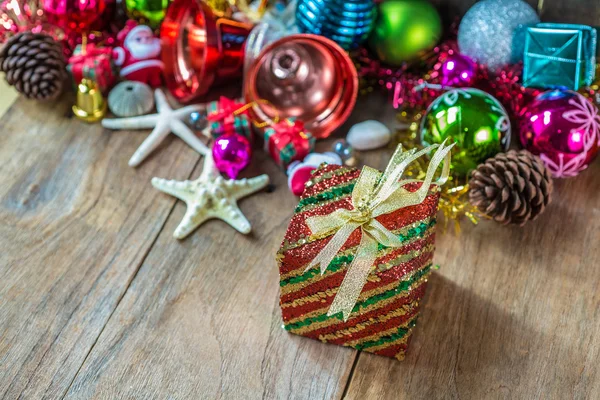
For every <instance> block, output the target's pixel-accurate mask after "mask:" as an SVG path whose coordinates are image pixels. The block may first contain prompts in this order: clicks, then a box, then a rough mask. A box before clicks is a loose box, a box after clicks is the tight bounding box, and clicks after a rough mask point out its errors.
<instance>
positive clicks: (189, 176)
mask: <svg viewBox="0 0 600 400" xmlns="http://www.w3.org/2000/svg"><path fill="white" fill-rule="evenodd" d="M0 111H1V110H0ZM1 116H2V113H1V112H0V117H1ZM201 160H202V156H201V155H200V156H199V157H198V158H197V160H196V162H195V163H194V165H193V166H192V169H191V171H190V173H189V174H188V175H187V179H191V177H192V175H193V174H194V171H196V168H198V165H199V164H200V161H201ZM178 202H179V200H178V199H176V201H175V202H173V206H172V207H171V209H170V210H169V212H168V213H167V216H166V218H165V219H164V221H163V223H162V225H161V226H160V229H159V230H158V231H157V232H156V236H155V237H154V239H153V240H152V244H150V246H148V249H147V250H146V252H145V254H144V256H143V257H142V258H141V259H140V262H139V263H138V265H137V266H136V268H135V272H134V273H133V275H132V276H131V279H130V280H129V282H127V285H126V286H125V290H123V292H122V293H121V295H120V296H119V299H118V300H117V302H116V304H115V307H114V308H113V309H112V311H111V312H110V315H109V316H108V318H107V319H106V322H105V324H104V326H102V329H100V332H98V336H96V339H95V340H94V342H93V343H92V345H91V346H90V348H89V350H88V352H87V354H86V355H85V357H84V358H83V360H82V361H81V365H79V368H77V371H76V372H75V374H74V375H73V378H72V379H71V382H69V384H68V385H67V386H66V387H65V390H64V392H63V393H62V395H61V396H60V398H61V399H64V398H65V396H66V395H67V393H69V390H70V389H71V386H73V383H74V382H75V379H76V378H77V376H79V372H80V371H81V368H83V366H84V365H85V362H86V361H87V359H88V357H89V356H90V354H91V353H92V350H93V349H94V347H96V344H97V343H98V339H100V337H101V336H102V333H103V332H104V329H105V328H106V327H107V326H108V323H109V321H110V320H111V319H112V317H113V315H114V313H115V311H116V310H117V309H118V308H119V305H120V304H121V301H122V300H123V298H124V297H125V295H126V294H127V292H128V291H129V287H130V286H131V284H132V283H133V281H134V280H135V278H136V277H137V275H138V273H139V272H140V269H141V268H142V265H144V262H145V261H146V258H147V257H148V255H149V254H150V251H151V250H152V249H153V248H154V245H155V244H156V241H157V240H158V238H159V237H160V235H161V233H162V231H163V229H164V228H165V225H166V224H167V222H168V221H169V218H170V217H171V214H172V213H173V210H175V207H176V206H177V203H178Z"/></svg>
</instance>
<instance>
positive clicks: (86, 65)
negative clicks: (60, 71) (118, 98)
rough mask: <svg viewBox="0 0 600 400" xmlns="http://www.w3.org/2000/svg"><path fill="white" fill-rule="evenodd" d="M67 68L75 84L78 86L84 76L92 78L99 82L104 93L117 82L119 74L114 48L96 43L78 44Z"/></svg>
mask: <svg viewBox="0 0 600 400" xmlns="http://www.w3.org/2000/svg"><path fill="white" fill-rule="evenodd" d="M67 70H68V71H69V74H70V75H71V79H72V81H73V86H74V87H76V86H77V85H78V84H79V83H80V82H81V80H82V79H83V78H87V79H91V80H92V81H94V82H96V83H97V84H98V87H99V88H100V91H102V93H108V91H109V90H110V89H111V88H112V87H113V86H114V85H115V83H117V74H116V72H115V66H114V63H113V59H112V49H111V48H104V47H96V46H95V45H94V44H88V45H86V46H85V50H84V49H83V47H82V46H81V45H78V46H77V47H76V48H75V51H74V52H73V55H72V56H71V57H70V58H69V63H68V65H67Z"/></svg>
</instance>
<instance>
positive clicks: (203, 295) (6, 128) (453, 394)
mask: <svg viewBox="0 0 600 400" xmlns="http://www.w3.org/2000/svg"><path fill="white" fill-rule="evenodd" d="M72 101H73V98H72V97H69V96H65V97H64V98H62V99H61V100H60V101H58V102H56V103H54V104H46V105H43V104H37V103H35V102H29V101H26V100H24V99H19V100H17V101H16V103H15V104H13V105H12V106H11V108H10V109H9V110H8V111H7V113H6V114H5V115H4V116H3V117H2V118H1V119H0V221H1V223H0V397H2V398H5V399H17V398H21V399H63V398H64V399H89V398H94V399H144V400H148V399H279V398H282V399H339V398H348V399H458V398H460V399H496V398H501V399H506V398H508V399H510V398H512V399H534V398H536V399H537V398H551V399H566V398H576V399H598V398H600V364H599V362H598V361H599V359H600V345H599V344H600V335H599V332H600V290H599V288H600V265H599V264H600V249H599V239H600V207H599V206H600V200H599V194H600V179H599V178H598V176H600V162H596V163H595V164H593V165H592V167H591V168H590V169H589V170H588V171H586V172H584V173H583V174H582V175H581V176H579V177H577V178H574V179H569V180H561V181H557V182H556V185H555V195H554V200H553V202H552V204H551V205H550V207H549V208H548V209H547V212H546V213H545V214H544V215H542V216H541V218H540V219H539V220H537V221H536V222H535V223H531V224H529V225H527V226H526V227H524V228H518V227H504V226H500V225H497V224H495V223H492V222H487V221H486V222H482V223H481V224H480V225H479V226H477V227H474V226H470V225H468V224H466V223H465V224H464V225H463V228H464V229H463V233H462V235H461V236H456V235H455V234H453V233H452V232H450V233H446V234H441V232H438V239H437V245H438V246H437V252H436V255H435V260H434V261H435V262H436V263H437V264H440V265H441V269H440V270H439V271H437V272H435V273H434V274H433V276H432V278H431V280H430V285H429V291H428V294H427V296H426V299H425V305H424V309H423V311H422V313H421V316H420V318H419V323H418V325H417V328H416V330H415V334H414V337H413V340H412V343H411V346H410V349H409V353H408V355H407V357H406V359H405V360H404V361H402V362H399V361H396V360H393V359H387V358H383V357H379V356H375V355H371V354H366V353H359V352H357V351H355V350H353V349H349V348H342V347H337V346H333V345H325V344H322V343H320V342H318V341H313V340H310V339H306V338H302V337H299V336H294V335H291V334H288V333H287V332H286V331H284V330H283V329H282V321H281V316H280V310H279V306H278V296H279V285H278V283H279V280H278V271H277V268H276V264H275V260H274V254H275V252H276V250H277V248H278V247H279V244H280V242H281V240H282V237H283V234H284V232H285V229H286V226H287V223H288V221H289V219H290V217H291V215H292V212H293V209H294V206H295V205H296V202H297V199H296V198H295V197H294V196H293V195H291V194H290V192H289V191H288V189H287V187H286V177H285V176H284V174H283V173H281V172H280V171H279V170H278V169H277V168H276V167H275V165H274V164H273V163H272V162H271V161H270V160H269V159H268V158H267V156H266V155H265V154H264V153H263V152H261V151H257V152H256V155H255V158H254V161H253V164H252V166H251V167H250V168H248V169H247V170H246V171H244V173H243V176H245V177H250V176H255V175H257V174H259V173H267V174H269V176H270V177H271V180H272V182H273V183H274V184H275V186H276V189H275V191H273V192H271V193H267V192H261V193H258V194H255V195H253V196H251V197H248V198H247V199H245V200H242V201H241V202H240V207H241V209H242V211H243V212H244V213H245V215H246V216H247V217H248V219H249V220H250V222H251V223H252V226H253V233H252V234H251V235H249V236H243V235H241V234H239V233H237V232H235V231H234V230H233V229H232V228H230V227H229V226H228V225H226V224H225V223H223V222H220V221H210V222H208V223H206V224H205V225H203V226H202V227H200V229H198V230H197V231H196V232H195V233H193V234H192V235H191V236H190V237H189V238H187V239H185V240H183V241H177V240H175V239H173V237H172V233H173V231H174V229H175V227H176V226H177V224H178V223H179V221H180V220H181V218H182V217H183V214H184V212H185V205H184V204H183V203H182V202H180V201H176V200H175V199H174V198H173V197H170V196H167V195H165V194H163V193H161V192H159V191H157V190H155V189H154V188H152V186H151V185H150V179H151V178H152V177H154V176H159V177H165V178H172V179H178V180H184V179H188V178H190V177H196V176H198V174H199V173H200V171H201V168H202V167H201V165H202V163H201V160H200V157H199V155H198V154H196V153H195V152H194V151H193V150H192V149H191V148H189V147H187V146H186V145H185V144H183V143H182V142H181V141H180V140H179V139H176V138H169V139H167V140H166V141H165V142H164V143H163V145H162V146H161V147H160V149H159V151H157V152H156V153H154V155H153V156H152V157H150V158H149V159H148V160H147V161H145V162H144V163H143V164H142V165H141V166H140V167H139V168H137V169H134V168H130V167H128V165H127V160H128V159H129V157H130V156H131V154H132V153H133V152H134V150H135V149H136V148H137V147H138V146H139V144H140V143H141V142H142V141H143V139H144V138H145V137H146V136H147V134H148V132H147V131H137V132H123V131H121V132H111V131H108V130H104V129H103V128H102V127H101V126H100V125H98V124H96V125H87V124H84V123H82V122H80V121H78V120H75V119H73V118H71V117H70V107H71V104H72ZM367 118H373V119H380V120H383V121H387V123H388V124H389V125H390V126H393V110H392V109H391V108H390V107H389V106H384V103H383V100H377V98H376V97H373V98H371V99H366V100H365V99H363V100H362V101H361V102H360V104H359V107H357V109H356V111H355V113H354V115H353V116H352V118H351V121H349V122H348V123H347V124H346V125H345V127H344V128H343V129H342V130H341V132H343V131H345V129H347V128H348V126H350V124H351V123H353V122H357V121H360V120H363V119H367ZM330 144H331V141H325V142H321V143H319V148H320V149H326V148H328V147H329V146H330ZM390 153H391V150H390V149H385V150H380V151H374V152H370V153H365V154H363V156H362V160H363V161H364V162H366V163H367V164H369V165H371V166H373V167H377V168H382V167H383V166H385V164H386V162H387V159H388V157H389V155H390Z"/></svg>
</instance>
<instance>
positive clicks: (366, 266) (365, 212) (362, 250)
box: [305, 141, 454, 321]
mask: <svg viewBox="0 0 600 400" xmlns="http://www.w3.org/2000/svg"><path fill="white" fill-rule="evenodd" d="M445 144H446V142H445V141H444V143H442V144H441V145H433V146H429V147H427V148H425V149H423V150H421V151H417V150H416V149H411V150H410V151H407V152H403V151H402V146H398V148H397V149H396V151H395V152H394V155H393V156H392V159H391V160H390V162H389V164H388V166H387V168H386V170H385V172H384V173H383V174H381V173H380V172H379V171H377V170H376V169H374V168H371V167H367V166H365V167H363V169H362V171H361V173H360V176H359V177H358V181H357V182H356V185H355V186H354V190H353V191H352V205H353V206H354V209H353V210H347V209H344V208H342V209H337V210H335V211H334V212H332V213H331V214H329V215H323V216H313V217H309V218H307V220H306V223H307V225H308V227H309V228H310V230H311V231H312V233H313V235H317V236H319V235H326V234H329V233H333V232H335V235H334V236H333V237H332V238H331V240H330V241H329V242H328V243H327V245H326V246H325V247H324V248H323V249H322V250H321V252H320V253H319V254H317V256H316V257H315V258H314V259H313V260H312V261H311V262H310V264H309V266H308V267H307V268H306V270H305V271H308V270H309V269H311V268H313V267H317V266H320V269H321V275H322V274H324V273H325V271H326V270H327V267H328V266H329V263H330V262H331V261H332V260H333V258H334V257H335V256H336V254H337V253H338V252H339V251H340V249H341V248H342V247H343V246H344V244H345V243H346V241H347V240H348V238H349V237H350V235H351V234H352V232H354V230H355V229H357V228H359V227H360V228H361V240H360V245H359V246H358V250H357V251H356V254H355V256H354V260H353V261H352V264H350V267H349V268H348V270H347V272H346V276H345V277H344V280H343V282H342V284H341V286H340V288H339V290H338V292H337V294H336V296H335V299H334V300H333V303H332V304H331V307H330V308H329V311H328V312H327V315H328V316H331V315H335V314H337V313H338V312H340V311H342V313H343V317H344V321H347V320H348V318H349V317H350V313H351V312H352V309H353V308H354V306H355V305H356V301H357V300H358V296H359V295H360V292H361V291H362V289H363V287H364V285H365V283H366V282H367V277H368V275H369V272H370V271H371V267H372V266H373V263H374V262H375V259H376V258H377V246H378V243H381V244H383V245H384V246H387V247H400V246H402V242H401V241H400V239H399V238H398V236H396V235H394V234H393V233H392V232H390V231H389V230H388V229H387V228H386V227H384V226H383V225H382V224H381V223H380V222H379V221H377V220H376V219H375V218H377V217H378V216H380V215H383V214H388V213H390V212H392V211H395V210H398V209H400V208H403V207H409V206H413V205H416V204H420V203H422V202H423V200H425V197H427V194H428V193H429V188H430V187H431V185H432V182H433V177H434V175H435V172H436V170H437V169H438V167H439V165H440V163H442V161H443V162H444V164H443V169H442V174H441V176H440V177H439V179H438V180H437V181H436V182H435V184H437V185H443V184H444V183H445V182H446V180H447V179H448V175H449V173H450V149H452V147H453V146H454V144H451V145H450V146H446V145H445ZM436 148H437V151H436V152H435V154H434V155H433V157H432V158H431V161H430V163H429V167H428V168H427V174H426V176H425V179H424V180H423V181H420V180H415V179H404V180H400V178H401V177H402V174H403V173H404V171H405V169H406V167H407V166H408V165H409V164H410V163H412V162H413V161H415V160H416V159H418V158H419V157H421V156H423V155H424V154H426V153H429V152H431V151H433V150H434V149H436ZM411 182H422V184H421V187H420V188H419V189H418V190H416V191H415V192H410V191H408V190H407V189H405V188H404V186H405V185H406V184H408V183H411Z"/></svg>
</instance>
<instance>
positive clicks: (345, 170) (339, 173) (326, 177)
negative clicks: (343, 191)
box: [305, 167, 354, 187]
mask: <svg viewBox="0 0 600 400" xmlns="http://www.w3.org/2000/svg"><path fill="white" fill-rule="evenodd" d="M353 170H354V169H350V168H345V167H341V168H338V169H336V170H333V171H329V172H325V173H323V174H322V175H321V176H319V177H318V178H316V177H315V178H311V179H309V180H308V181H307V182H306V184H305V186H306V187H311V186H313V185H316V184H317V183H321V182H323V181H326V180H329V179H331V178H333V177H336V176H343V175H346V174H347V173H348V172H352V171H353Z"/></svg>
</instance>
